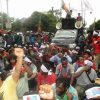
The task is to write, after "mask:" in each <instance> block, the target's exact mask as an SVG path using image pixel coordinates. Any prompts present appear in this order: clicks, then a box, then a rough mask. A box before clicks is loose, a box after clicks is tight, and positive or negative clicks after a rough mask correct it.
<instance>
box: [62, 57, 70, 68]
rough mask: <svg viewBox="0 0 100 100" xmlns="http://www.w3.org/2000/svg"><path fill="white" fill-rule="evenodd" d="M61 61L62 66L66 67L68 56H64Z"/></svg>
mask: <svg viewBox="0 0 100 100" xmlns="http://www.w3.org/2000/svg"><path fill="white" fill-rule="evenodd" d="M61 62H62V67H66V66H67V64H68V61H67V58H66V57H63V58H62V59H61Z"/></svg>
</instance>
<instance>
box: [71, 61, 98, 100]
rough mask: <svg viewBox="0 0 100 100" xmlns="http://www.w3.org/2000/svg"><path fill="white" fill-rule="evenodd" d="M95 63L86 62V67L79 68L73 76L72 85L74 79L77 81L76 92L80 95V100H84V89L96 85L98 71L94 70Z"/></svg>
mask: <svg viewBox="0 0 100 100" xmlns="http://www.w3.org/2000/svg"><path fill="white" fill-rule="evenodd" d="M92 66H93V63H92V62H91V61H90V60H85V61H84V66H83V67H79V68H78V69H77V71H76V72H75V73H74V75H73V76H72V80H71V84H72V82H73V80H74V79H76V80H77V81H76V87H75V88H76V90H77V92H78V95H79V100H83V97H84V89H85V87H86V86H87V85H88V84H91V83H94V82H95V80H96V78H97V74H96V71H95V70H94V69H93V68H92Z"/></svg>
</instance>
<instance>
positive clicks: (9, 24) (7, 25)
mask: <svg viewBox="0 0 100 100" xmlns="http://www.w3.org/2000/svg"><path fill="white" fill-rule="evenodd" d="M8 1H9V0H6V6H7V23H6V29H11V22H10V19H9V5H8Z"/></svg>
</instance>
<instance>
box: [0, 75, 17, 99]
mask: <svg viewBox="0 0 100 100" xmlns="http://www.w3.org/2000/svg"><path fill="white" fill-rule="evenodd" d="M16 86H17V83H16V82H15V81H14V80H13V77H12V76H9V77H7V79H6V80H5V81H4V82H3V85H2V86H1V88H0V100H18V98H17V93H16Z"/></svg>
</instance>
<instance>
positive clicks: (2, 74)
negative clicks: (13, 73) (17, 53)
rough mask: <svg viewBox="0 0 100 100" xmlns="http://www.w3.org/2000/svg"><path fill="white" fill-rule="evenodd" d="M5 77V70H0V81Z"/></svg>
mask: <svg viewBox="0 0 100 100" xmlns="http://www.w3.org/2000/svg"><path fill="white" fill-rule="evenodd" d="M6 78H7V73H6V72H5V71H3V70H2V71H0V81H2V82H3V81H4V80H5V79H6Z"/></svg>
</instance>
